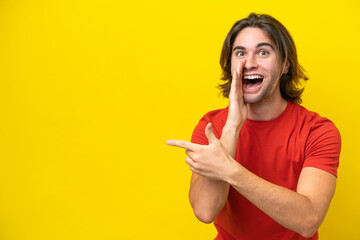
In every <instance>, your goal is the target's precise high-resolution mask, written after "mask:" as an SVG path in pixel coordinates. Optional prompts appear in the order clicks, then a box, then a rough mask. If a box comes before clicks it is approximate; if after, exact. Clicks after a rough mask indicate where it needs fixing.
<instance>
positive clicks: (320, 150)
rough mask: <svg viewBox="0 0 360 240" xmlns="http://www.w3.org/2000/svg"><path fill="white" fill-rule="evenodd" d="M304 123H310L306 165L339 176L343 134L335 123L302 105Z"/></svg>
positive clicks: (306, 147) (301, 111)
mask: <svg viewBox="0 0 360 240" xmlns="http://www.w3.org/2000/svg"><path fill="white" fill-rule="evenodd" d="M299 111H300V113H301V115H302V118H303V124H306V125H308V127H307V129H308V136H307V139H306V146H305V159H306V162H305V164H304V167H305V166H312V167H317V168H320V169H323V170H325V171H328V172H330V173H332V174H334V175H335V176H337V168H338V166H339V157H340V151H341V135H340V132H339V130H338V129H337V127H336V126H335V124H334V123H333V122H332V121H331V120H329V119H328V118H326V117H322V116H320V115H319V114H318V113H315V112H311V111H308V110H307V109H306V108H304V107H301V109H300V110H299Z"/></svg>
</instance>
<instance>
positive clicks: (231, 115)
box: [226, 60, 247, 127]
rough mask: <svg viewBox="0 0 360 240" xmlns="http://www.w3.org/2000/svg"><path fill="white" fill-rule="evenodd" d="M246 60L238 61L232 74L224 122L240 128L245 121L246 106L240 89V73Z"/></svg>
mask: <svg viewBox="0 0 360 240" xmlns="http://www.w3.org/2000/svg"><path fill="white" fill-rule="evenodd" d="M245 63H246V60H243V61H240V62H239V64H238V66H237V67H236V69H235V70H234V71H233V74H232V82H231V88H230V94H229V112H228V117H227V120H226V123H227V124H230V126H235V127H241V126H242V125H243V123H244V122H245V120H246V119H247V104H246V103H245V102H244V94H243V89H242V75H243V74H242V72H243V69H244V66H245Z"/></svg>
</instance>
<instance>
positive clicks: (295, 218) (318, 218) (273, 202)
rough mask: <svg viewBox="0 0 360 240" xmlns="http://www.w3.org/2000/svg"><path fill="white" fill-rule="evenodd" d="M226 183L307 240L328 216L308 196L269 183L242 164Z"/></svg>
mask: <svg viewBox="0 0 360 240" xmlns="http://www.w3.org/2000/svg"><path fill="white" fill-rule="evenodd" d="M227 181H228V182H229V184H231V185H232V186H233V187H234V188H235V189H236V190H237V191H238V192H239V193H240V194H242V195H243V196H244V197H245V198H247V199H248V200H249V201H250V202H252V203H253V204H254V205H255V206H257V207H258V208H259V209H260V210H262V211H263V212H264V213H266V214H267V215H268V216H269V217H271V218H272V219H274V220H275V221H276V222H278V223H279V224H280V225H282V226H284V227H286V228H288V229H290V230H293V231H295V232H297V233H299V234H301V235H303V236H304V237H311V236H312V235H313V234H314V233H315V232H316V231H317V229H318V227H319V226H320V224H321V222H322V220H323V218H324V217H325V213H326V210H325V211H321V209H318V208H317V207H316V205H315V204H313V202H312V200H311V199H309V198H308V197H306V196H305V195H303V194H300V193H297V192H294V191H291V190H289V189H287V188H284V187H281V186H278V185H275V184H273V183H270V182H268V181H266V180H264V179H262V178H260V177H258V176H256V175H255V174H253V173H251V172H250V171H248V170H246V169H245V168H244V167H242V166H241V165H239V164H238V166H237V167H236V171H234V175H233V176H231V177H230V178H229V179H228V180H227ZM322 213H323V214H322Z"/></svg>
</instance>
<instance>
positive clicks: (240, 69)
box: [236, 59, 246, 88]
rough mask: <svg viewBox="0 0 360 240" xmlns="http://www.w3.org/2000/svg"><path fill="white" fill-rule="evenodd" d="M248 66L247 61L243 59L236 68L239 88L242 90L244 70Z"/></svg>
mask: <svg viewBox="0 0 360 240" xmlns="http://www.w3.org/2000/svg"><path fill="white" fill-rule="evenodd" d="M245 64H246V59H243V60H241V61H240V62H239V64H238V65H237V67H236V72H237V78H238V79H237V84H238V85H237V87H239V88H242V78H243V70H244V66H245Z"/></svg>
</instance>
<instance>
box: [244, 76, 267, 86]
mask: <svg viewBox="0 0 360 240" xmlns="http://www.w3.org/2000/svg"><path fill="white" fill-rule="evenodd" d="M263 80H264V76H262V75H260V74H252V75H244V76H243V88H245V89H247V90H257V89H258V88H259V87H260V86H261V85H262V83H263Z"/></svg>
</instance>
